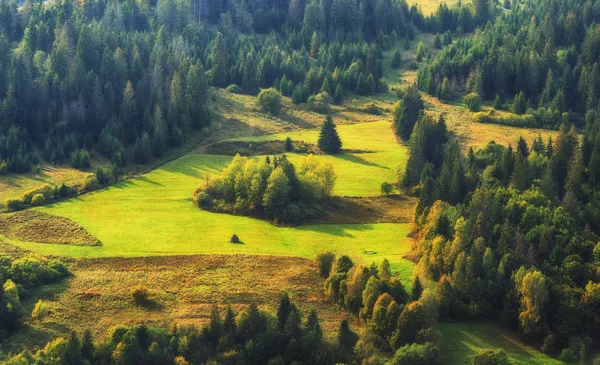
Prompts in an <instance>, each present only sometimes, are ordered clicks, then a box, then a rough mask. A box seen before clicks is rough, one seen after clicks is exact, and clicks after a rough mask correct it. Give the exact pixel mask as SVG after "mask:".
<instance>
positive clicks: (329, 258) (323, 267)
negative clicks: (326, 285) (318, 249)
mask: <svg viewBox="0 0 600 365" xmlns="http://www.w3.org/2000/svg"><path fill="white" fill-rule="evenodd" d="M334 258H335V256H334V255H333V253H331V252H323V253H320V254H318V255H317V257H316V259H315V261H316V262H317V268H318V269H319V275H320V276H321V277H322V278H328V277H329V274H330V273H331V267H332V266H333V260H334Z"/></svg>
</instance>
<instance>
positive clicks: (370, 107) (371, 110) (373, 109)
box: [365, 102, 383, 115]
mask: <svg viewBox="0 0 600 365" xmlns="http://www.w3.org/2000/svg"><path fill="white" fill-rule="evenodd" d="M365 113H367V114H373V115H381V114H383V112H382V111H381V108H379V107H378V106H377V104H375V103H374V102H371V103H369V104H367V106H366V107H365Z"/></svg>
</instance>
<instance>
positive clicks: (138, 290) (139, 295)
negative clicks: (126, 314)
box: [129, 286, 150, 306]
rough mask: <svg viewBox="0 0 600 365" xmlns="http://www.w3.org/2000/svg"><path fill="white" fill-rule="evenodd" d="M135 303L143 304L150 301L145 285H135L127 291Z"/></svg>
mask: <svg viewBox="0 0 600 365" xmlns="http://www.w3.org/2000/svg"><path fill="white" fill-rule="evenodd" d="M129 295H130V296H131V300H133V303H134V304H135V305H139V306H144V305H147V304H148V303H149V302H150V293H149V291H148V288H146V287H145V286H136V287H134V288H133V289H131V291H130V292H129Z"/></svg>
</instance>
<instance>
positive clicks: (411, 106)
mask: <svg viewBox="0 0 600 365" xmlns="http://www.w3.org/2000/svg"><path fill="white" fill-rule="evenodd" d="M423 110H424V105H423V99H422V98H421V94H420V93H419V90H418V89H417V86H416V85H413V86H410V87H409V88H408V89H407V90H406V92H405V93H404V95H403V97H402V100H401V101H399V102H398V103H397V104H396V105H395V106H394V129H395V130H396V134H397V135H399V136H400V137H402V138H403V139H404V140H405V141H408V139H409V138H410V136H411V134H412V132H413V128H414V127H415V124H416V123H417V120H418V118H419V115H420V114H421V112H422V111H423Z"/></svg>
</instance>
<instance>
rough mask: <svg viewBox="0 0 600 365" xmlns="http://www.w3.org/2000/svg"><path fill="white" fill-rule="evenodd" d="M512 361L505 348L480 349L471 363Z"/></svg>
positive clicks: (491, 364)
mask: <svg viewBox="0 0 600 365" xmlns="http://www.w3.org/2000/svg"><path fill="white" fill-rule="evenodd" d="M510 363H511V362H510V361H509V360H508V355H506V352H505V351H504V350H503V349H499V350H496V351H493V350H485V351H480V352H478V353H477V355H475V357H474V358H473V361H471V365H510Z"/></svg>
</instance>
